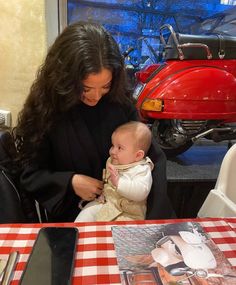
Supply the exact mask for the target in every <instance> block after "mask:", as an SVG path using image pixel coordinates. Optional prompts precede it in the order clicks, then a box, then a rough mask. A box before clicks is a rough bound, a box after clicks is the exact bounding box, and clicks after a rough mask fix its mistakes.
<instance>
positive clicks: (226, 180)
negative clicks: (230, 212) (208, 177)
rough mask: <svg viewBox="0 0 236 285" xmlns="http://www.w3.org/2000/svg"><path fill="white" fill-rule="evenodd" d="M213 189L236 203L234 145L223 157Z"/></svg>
mask: <svg viewBox="0 0 236 285" xmlns="http://www.w3.org/2000/svg"><path fill="white" fill-rule="evenodd" d="M215 189H216V190H218V191H221V192H223V193H224V194H225V195H226V196H227V197H228V198H229V199H230V200H231V201H233V202H234V203H236V144H234V145H232V146H231V148H230V149H229V150H228V151H227V153H226V155H225V156H224V159H223V161H222V164H221V167H220V172H219V175H218V178H217V181H216V186H215Z"/></svg>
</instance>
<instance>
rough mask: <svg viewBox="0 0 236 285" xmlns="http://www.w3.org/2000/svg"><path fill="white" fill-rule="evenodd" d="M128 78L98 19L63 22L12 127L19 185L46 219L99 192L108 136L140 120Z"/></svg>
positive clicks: (63, 216)
mask: <svg viewBox="0 0 236 285" xmlns="http://www.w3.org/2000/svg"><path fill="white" fill-rule="evenodd" d="M125 75H126V74H125V68H124V61H123V57H122V55H121V53H120V51H119V48H118V45H117V43H116V42H115V41H114V39H113V38H112V36H111V35H110V34H109V33H108V32H107V31H106V30H104V28H103V27H102V26H100V25H98V24H94V23H87V22H76V23H74V24H72V25H70V26H68V27H67V28H66V29H65V30H64V31H63V32H62V34H60V35H59V36H58V38H57V39H56V41H55V43H54V44H53V45H52V47H51V48H50V50H49V52H48V55H47V57H46V59H45V63H44V64H43V65H42V67H41V68H40V70H39V72H38V74H37V78H36V80H35V82H34V83H33V85H32V87H31V90H30V94H29V96H28V98H27V100H26V102H25V105H24V108H23V109H22V111H21V112H20V114H19V117H18V123H17V126H16V129H15V131H14V136H15V140H16V144H17V148H18V151H19V155H20V160H21V162H22V167H23V171H22V175H21V184H22V186H23V188H24V189H26V191H27V192H29V193H31V194H32V196H33V197H34V199H36V200H37V201H38V202H39V203H40V204H41V205H42V206H43V207H44V208H45V209H46V210H47V212H48V215H49V221H73V220H74V219H75V217H76V216H77V215H78V213H79V208H78V203H79V201H80V200H81V199H83V200H86V201H91V200H93V199H95V197H96V196H97V195H100V194H101V192H102V188H103V182H102V169H103V168H104V167H105V162H106V160H107V158H108V155H109V148H110V146H111V134H112V132H113V131H114V129H115V128H116V127H117V126H119V125H121V124H123V123H125V122H128V121H130V120H137V119H138V118H137V114H136V110H135V107H134V106H133V104H132V102H131V99H130V96H129V94H128V91H127V87H126V76H125ZM156 147H157V149H158V150H157V152H156V151H154V152H153V153H157V154H158V153H159V155H160V156H161V157H162V158H163V159H164V157H163V153H162V152H161V151H160V149H159V148H158V146H156ZM164 160H165V159H164ZM164 160H163V161H164ZM164 163H165V162H164ZM163 171H164V172H165V169H164V170H163ZM164 185H165V181H164Z"/></svg>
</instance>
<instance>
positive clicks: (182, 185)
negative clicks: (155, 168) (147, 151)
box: [167, 139, 234, 218]
mask: <svg viewBox="0 0 236 285" xmlns="http://www.w3.org/2000/svg"><path fill="white" fill-rule="evenodd" d="M233 143H234V142H233ZM227 150H228V142H227V141H225V142H221V143H214V142H211V141H208V140H205V139H202V140H199V141H198V142H197V143H195V145H194V146H192V147H191V148H190V149H189V150H188V151H186V152H185V153H183V154H181V155H178V156H176V157H174V158H171V159H168V161H167V180H168V194H169V197H170V200H171V202H172V204H173V207H174V210H175V212H176V215H177V217H178V218H195V217H196V216H197V213H198V210H199V209H200V207H201V205H202V203H203V202H204V200H205V198H206V196H207V194H208V192H209V191H210V190H211V189H212V188H214V185H215V183H216V179H217V176H218V173H219V170H220V165H221V162H222V160H223V158H224V155H225V154H226V152H227Z"/></svg>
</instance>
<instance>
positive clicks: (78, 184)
mask: <svg viewBox="0 0 236 285" xmlns="http://www.w3.org/2000/svg"><path fill="white" fill-rule="evenodd" d="M72 186H73V189H74V191H75V193H76V195H78V196H80V197H81V198H82V199H84V200H86V201H91V200H94V199H95V198H96V196H97V195H100V194H101V193H102V189H103V182H102V181H100V180H98V179H95V178H92V177H89V176H86V175H80V174H75V175H74V176H73V178H72Z"/></svg>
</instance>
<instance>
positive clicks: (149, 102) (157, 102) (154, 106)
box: [141, 99, 164, 112]
mask: <svg viewBox="0 0 236 285" xmlns="http://www.w3.org/2000/svg"><path fill="white" fill-rule="evenodd" d="M163 107H164V102H163V101H162V100H161V99H146V100H145V101H144V102H143V104H142V107H141V109H142V110H145V111H155V112H161V111H162V110H163Z"/></svg>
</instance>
